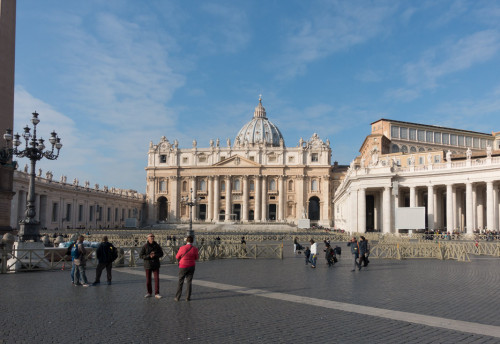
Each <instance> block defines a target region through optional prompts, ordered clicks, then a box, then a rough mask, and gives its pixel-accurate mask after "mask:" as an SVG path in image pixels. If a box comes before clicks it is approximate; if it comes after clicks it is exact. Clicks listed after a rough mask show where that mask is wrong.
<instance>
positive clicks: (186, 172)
mask: <svg viewBox="0 0 500 344" xmlns="http://www.w3.org/2000/svg"><path fill="white" fill-rule="evenodd" d="M331 155H332V150H331V147H330V142H329V140H326V141H323V140H322V139H321V138H320V137H318V135H317V134H313V135H312V136H311V137H310V138H309V139H308V140H303V139H302V138H301V139H300V140H299V141H298V143H297V144H296V145H295V146H294V147H288V146H287V145H286V144H285V141H284V139H283V136H282V134H281V132H280V130H279V129H278V127H277V126H276V125H274V124H273V123H272V122H271V121H270V120H269V119H268V118H267V114H266V110H265V108H264V106H263V105H262V99H259V104H258V105H257V107H256V108H255V111H254V114H253V118H251V119H250V121H249V122H247V123H246V124H245V125H243V126H242V128H241V130H240V131H239V132H238V133H237V135H236V137H235V139H234V141H233V142H231V140H230V139H227V140H226V142H224V143H222V142H220V140H219V139H216V140H210V142H209V145H208V147H199V146H198V144H197V141H196V140H194V141H193V144H192V147H191V148H179V145H178V142H177V140H174V141H173V142H170V141H169V140H168V139H167V138H166V137H162V138H161V140H160V141H159V142H158V143H157V144H153V142H151V143H150V146H149V152H148V166H147V167H146V172H147V189H146V194H147V197H146V199H147V207H148V223H149V224H154V223H163V222H179V221H183V220H188V219H189V217H190V216H191V217H192V219H193V220H194V221H197V222H207V223H218V222H241V223H263V222H264V223H267V222H282V223H297V222H298V220H299V219H310V220H311V222H312V223H313V224H314V223H316V224H319V225H325V226H330V225H331V224H332V222H331V220H332V197H333V193H334V191H335V185H336V184H335V182H334V180H335V178H334V177H333V174H335V172H334V169H333V167H332V164H331ZM186 199H195V200H196V206H193V207H191V208H190V207H189V205H188V204H187V202H185V200H186ZM190 211H191V214H190V213H189V212H190Z"/></svg>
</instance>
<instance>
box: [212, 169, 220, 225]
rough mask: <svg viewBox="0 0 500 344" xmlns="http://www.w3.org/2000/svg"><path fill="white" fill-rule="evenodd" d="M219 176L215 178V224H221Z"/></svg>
mask: <svg viewBox="0 0 500 344" xmlns="http://www.w3.org/2000/svg"><path fill="white" fill-rule="evenodd" d="M219 178H220V177H219V176H214V216H213V219H214V221H215V222H219V213H220V185H219Z"/></svg>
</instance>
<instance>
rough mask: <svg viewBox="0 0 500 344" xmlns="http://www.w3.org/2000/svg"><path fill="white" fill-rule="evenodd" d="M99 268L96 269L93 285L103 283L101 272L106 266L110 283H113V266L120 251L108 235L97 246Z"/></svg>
mask: <svg viewBox="0 0 500 344" xmlns="http://www.w3.org/2000/svg"><path fill="white" fill-rule="evenodd" d="M95 252H96V255H97V261H98V264H97V268H96V270H95V281H94V283H92V285H98V284H99V283H101V273H102V270H104V268H106V274H107V278H108V285H110V284H111V268H112V267H113V262H114V261H115V259H116V258H118V252H117V250H116V247H114V246H113V244H112V243H110V242H108V237H107V236H103V237H102V242H101V243H100V244H99V246H97V249H96V251H95Z"/></svg>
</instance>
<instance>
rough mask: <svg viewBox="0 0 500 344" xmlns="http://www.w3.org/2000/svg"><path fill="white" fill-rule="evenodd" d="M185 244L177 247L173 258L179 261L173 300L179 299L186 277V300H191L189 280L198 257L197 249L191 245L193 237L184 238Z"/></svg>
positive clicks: (191, 278)
mask: <svg viewBox="0 0 500 344" xmlns="http://www.w3.org/2000/svg"><path fill="white" fill-rule="evenodd" d="M186 242H187V243H186V245H184V246H182V247H181V248H179V251H178V252H177V255H176V256H175V258H176V259H177V260H178V261H179V284H178V285H177V293H176V294H175V301H179V300H180V298H181V295H182V286H183V284H184V279H186V284H187V285H186V292H187V295H186V301H190V300H191V282H192V280H193V275H194V268H195V265H196V260H197V259H198V249H197V248H196V247H194V246H193V237H192V236H188V237H187V238H186Z"/></svg>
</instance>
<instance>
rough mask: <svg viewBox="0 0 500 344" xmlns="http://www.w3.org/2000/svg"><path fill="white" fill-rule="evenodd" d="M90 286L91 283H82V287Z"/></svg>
mask: <svg viewBox="0 0 500 344" xmlns="http://www.w3.org/2000/svg"><path fill="white" fill-rule="evenodd" d="M89 286H90V284H87V283H84V284H82V287H89Z"/></svg>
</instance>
